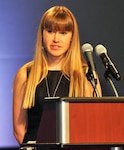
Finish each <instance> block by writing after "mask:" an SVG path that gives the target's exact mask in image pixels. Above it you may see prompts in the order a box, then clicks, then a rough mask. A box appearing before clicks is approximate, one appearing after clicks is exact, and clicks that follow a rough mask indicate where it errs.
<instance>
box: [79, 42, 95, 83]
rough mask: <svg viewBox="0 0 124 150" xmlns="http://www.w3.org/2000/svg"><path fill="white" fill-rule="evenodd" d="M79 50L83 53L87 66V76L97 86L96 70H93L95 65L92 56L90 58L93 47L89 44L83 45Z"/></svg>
mask: <svg viewBox="0 0 124 150" xmlns="http://www.w3.org/2000/svg"><path fill="white" fill-rule="evenodd" d="M81 49H82V51H83V53H84V56H85V58H86V60H87V63H88V66H89V71H88V74H87V76H90V78H92V79H93V80H94V82H95V84H97V76H96V69H95V64H94V61H93V56H92V52H93V47H92V45H91V44H89V43H85V44H83V45H82V47H81Z"/></svg>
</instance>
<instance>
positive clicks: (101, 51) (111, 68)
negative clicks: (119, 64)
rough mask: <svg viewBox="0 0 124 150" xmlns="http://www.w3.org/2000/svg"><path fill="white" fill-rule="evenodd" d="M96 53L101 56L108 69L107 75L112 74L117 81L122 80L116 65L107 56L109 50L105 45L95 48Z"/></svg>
mask: <svg viewBox="0 0 124 150" xmlns="http://www.w3.org/2000/svg"><path fill="white" fill-rule="evenodd" d="M95 51H96V54H97V55H98V56H100V58H101V59H102V63H103V64H104V66H105V69H106V74H105V75H108V74H111V75H112V77H113V78H115V79H116V80H117V81H118V80H120V78H121V76H120V74H119V71H118V70H117V69H116V67H115V65H114V64H113V62H112V61H111V59H110V58H109V56H108V54H107V49H106V48H105V47H104V46H103V45H101V44H99V45H97V46H96V47H95Z"/></svg>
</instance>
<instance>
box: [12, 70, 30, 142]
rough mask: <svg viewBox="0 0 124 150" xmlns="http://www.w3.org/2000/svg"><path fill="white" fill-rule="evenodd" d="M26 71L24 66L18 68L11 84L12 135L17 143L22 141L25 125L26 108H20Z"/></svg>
mask: <svg viewBox="0 0 124 150" xmlns="http://www.w3.org/2000/svg"><path fill="white" fill-rule="evenodd" d="M26 72H27V71H26V68H25V67H22V68H21V69H19V71H18V72H17V74H16V76H15V79H14V85H13V128H14V136H15V138H16V140H17V141H18V143H19V144H21V143H22V142H23V138H24V135H25V132H26V127H27V110H26V109H23V108H22V105H23V99H24V94H25V86H26V80H27V73H26Z"/></svg>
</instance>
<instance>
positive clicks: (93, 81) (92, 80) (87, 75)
mask: <svg viewBox="0 0 124 150" xmlns="http://www.w3.org/2000/svg"><path fill="white" fill-rule="evenodd" d="M86 77H87V80H88V81H90V83H91V85H92V87H93V89H94V92H95V94H96V97H99V93H98V90H97V88H96V85H97V79H94V78H93V74H92V73H91V71H90V69H89V70H88V72H87V74H86Z"/></svg>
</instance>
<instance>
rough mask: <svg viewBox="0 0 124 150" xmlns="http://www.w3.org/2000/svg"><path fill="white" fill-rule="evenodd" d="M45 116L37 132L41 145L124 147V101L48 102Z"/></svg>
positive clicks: (117, 99)
mask: <svg viewBox="0 0 124 150" xmlns="http://www.w3.org/2000/svg"><path fill="white" fill-rule="evenodd" d="M43 114H44V116H43V117H42V118H41V124H40V127H39V132H38V141H37V142H39V143H61V144H63V145H64V144H70V145H99V144H100V145H101V144H102V145H106V144H107V145H109V144H110V145H112V144H117V145H120V144H124V98H123V97H119V98H116V97H102V98H62V99H59V100H58V101H46V104H45V110H44V113H43ZM46 118H49V120H51V121H50V122H49V120H47V119H46Z"/></svg>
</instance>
